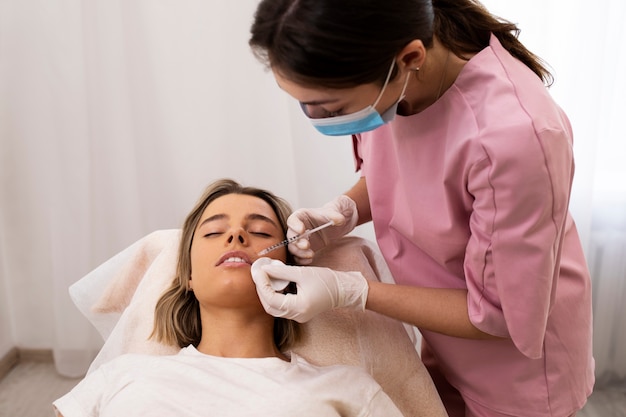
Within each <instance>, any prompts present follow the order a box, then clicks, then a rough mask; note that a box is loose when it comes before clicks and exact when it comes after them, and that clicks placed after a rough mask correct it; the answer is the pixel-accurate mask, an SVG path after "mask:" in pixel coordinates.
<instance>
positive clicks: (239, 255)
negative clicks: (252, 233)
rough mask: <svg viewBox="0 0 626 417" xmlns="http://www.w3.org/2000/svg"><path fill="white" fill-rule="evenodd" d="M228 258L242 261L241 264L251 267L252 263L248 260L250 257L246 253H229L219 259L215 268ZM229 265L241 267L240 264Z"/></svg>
mask: <svg viewBox="0 0 626 417" xmlns="http://www.w3.org/2000/svg"><path fill="white" fill-rule="evenodd" d="M229 258H240V259H242V260H243V263H245V264H247V265H252V261H251V259H250V256H249V255H248V254H247V253H246V252H242V251H231V252H226V253H225V254H223V255H222V256H221V257H220V259H219V260H218V261H217V263H216V264H215V266H219V265H222V264H224V263H225V261H226V260H227V259H229ZM228 264H229V265H241V264H242V262H228Z"/></svg>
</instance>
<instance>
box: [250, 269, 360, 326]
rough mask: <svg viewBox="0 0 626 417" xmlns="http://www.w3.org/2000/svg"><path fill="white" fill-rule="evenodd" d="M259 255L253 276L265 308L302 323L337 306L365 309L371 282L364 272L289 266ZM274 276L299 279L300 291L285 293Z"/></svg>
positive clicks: (288, 279)
mask: <svg viewBox="0 0 626 417" xmlns="http://www.w3.org/2000/svg"><path fill="white" fill-rule="evenodd" d="M264 259H267V258H260V259H257V260H256V261H255V262H254V263H253V264H252V268H251V271H252V279H253V280H254V283H255V285H256V291H257V293H258V295H259V299H260V300H261V304H263V308H265V311H267V312H268V313H269V314H271V315H272V316H274V317H283V318H287V319H291V320H295V321H297V322H300V323H304V322H306V321H309V320H311V318H313V317H314V316H316V315H317V314H319V313H322V312H324V311H327V310H332V309H334V308H343V307H348V308H352V309H355V310H359V311H363V310H365V303H366V301H367V293H368V290H369V286H368V284H367V280H366V279H365V277H363V275H362V274H361V273H360V272H341V271H334V270H332V269H330V268H320V267H315V266H288V265H285V264H283V263H282V262H280V261H276V260H273V261H271V262H267V261H266V260H264ZM274 279H279V280H285V281H291V282H295V283H296V287H297V294H283V293H281V292H276V291H275V290H274V289H273V288H272V283H271V281H272V280H274Z"/></svg>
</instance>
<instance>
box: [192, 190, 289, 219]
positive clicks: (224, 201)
mask: <svg viewBox="0 0 626 417" xmlns="http://www.w3.org/2000/svg"><path fill="white" fill-rule="evenodd" d="M252 213H254V214H262V215H264V216H266V217H269V218H270V219H272V220H274V221H276V223H278V216H277V215H276V213H274V210H273V209H272V206H270V205H269V204H268V203H267V202H266V201H265V200H263V199H261V198H259V197H255V196H251V195H245V194H227V195H223V196H221V197H218V198H216V199H215V200H213V201H211V203H209V205H208V206H207V207H206V209H204V212H203V213H202V218H203V219H204V218H206V217H209V216H213V215H215V214H226V215H228V216H229V217H231V218H233V217H245V216H247V215H249V214H252Z"/></svg>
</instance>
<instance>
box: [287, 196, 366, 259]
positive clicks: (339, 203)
mask: <svg viewBox="0 0 626 417" xmlns="http://www.w3.org/2000/svg"><path fill="white" fill-rule="evenodd" d="M329 220H332V221H333V223H334V224H333V225H332V226H331V227H327V228H326V229H322V230H320V231H319V232H315V233H313V234H311V235H309V236H308V237H306V238H302V239H298V240H296V241H295V242H292V243H290V244H289V246H288V247H287V248H288V249H289V252H291V253H292V254H293V256H294V257H295V259H296V262H297V263H299V264H301V265H308V264H310V263H311V262H312V261H313V256H314V255H315V251H318V250H320V249H322V248H323V247H324V246H326V245H327V244H328V242H330V241H331V240H332V239H337V238H340V237H342V236H344V235H346V234H348V233H350V232H351V231H352V229H354V227H355V226H356V224H357V222H358V220H359V214H358V212H357V207H356V203H355V202H354V201H353V200H352V199H351V198H350V197H348V196H347V195H340V196H339V197H337V198H335V199H334V200H332V201H330V202H329V203H326V204H324V205H323V206H322V207H320V208H312V209H299V210H296V211H294V212H293V213H292V214H291V216H289V218H288V219H287V226H288V227H289V228H288V229H287V238H290V237H292V236H295V235H298V234H300V233H304V232H305V231H306V230H310V229H313V228H315V227H317V226H321V225H322V224H324V223H328V221H329Z"/></svg>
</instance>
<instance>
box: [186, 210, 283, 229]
mask: <svg viewBox="0 0 626 417" xmlns="http://www.w3.org/2000/svg"><path fill="white" fill-rule="evenodd" d="M229 217H230V216H228V215H227V214H225V213H219V214H214V215H213V216H211V217H207V218H206V219H204V220H203V221H202V223H200V224H199V225H198V228H200V227H202V226H203V225H204V224H206V223H210V222H213V221H216V220H223V219H228V218H229ZM246 220H261V221H264V222H267V223H270V224H271V225H273V226H274V227H276V228H278V229H281V230H282V228H281V227H279V226H278V225H277V224H276V222H275V221H274V220H272V219H270V218H269V217H267V216H264V215H262V214H258V213H250V214H248V215H247V216H246Z"/></svg>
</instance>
